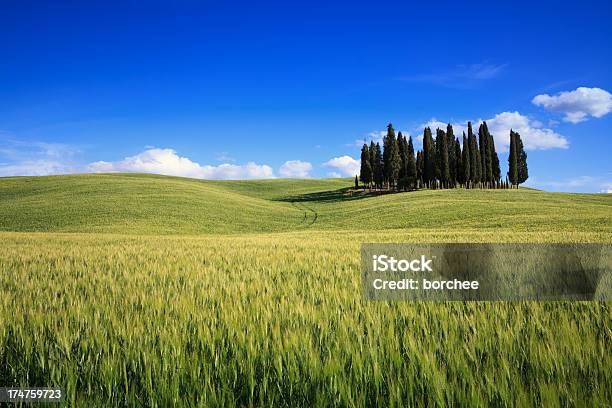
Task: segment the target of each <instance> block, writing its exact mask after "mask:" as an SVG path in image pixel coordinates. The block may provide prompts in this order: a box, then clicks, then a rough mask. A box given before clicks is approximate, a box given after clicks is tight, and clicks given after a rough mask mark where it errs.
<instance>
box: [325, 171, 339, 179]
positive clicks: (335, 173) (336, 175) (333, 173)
mask: <svg viewBox="0 0 612 408" xmlns="http://www.w3.org/2000/svg"><path fill="white" fill-rule="evenodd" d="M327 177H331V178H340V177H342V174H340V173H338V172H335V171H330V172H329V173H327Z"/></svg>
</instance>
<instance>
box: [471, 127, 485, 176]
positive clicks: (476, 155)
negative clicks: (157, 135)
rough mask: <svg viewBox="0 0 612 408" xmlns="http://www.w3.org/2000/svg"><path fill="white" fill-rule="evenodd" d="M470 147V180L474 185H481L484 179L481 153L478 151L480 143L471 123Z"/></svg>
mask: <svg viewBox="0 0 612 408" xmlns="http://www.w3.org/2000/svg"><path fill="white" fill-rule="evenodd" d="M468 145H469V149H470V180H471V181H472V183H480V180H481V177H482V173H481V162H480V152H479V151H478V142H477V141H476V135H474V131H473V130H472V123H471V122H468Z"/></svg>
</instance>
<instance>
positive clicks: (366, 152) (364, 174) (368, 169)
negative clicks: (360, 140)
mask: <svg viewBox="0 0 612 408" xmlns="http://www.w3.org/2000/svg"><path fill="white" fill-rule="evenodd" d="M359 178H360V179H361V182H362V183H363V185H364V187H365V186H367V185H370V183H371V182H372V162H371V159H370V149H369V148H368V145H367V144H365V143H364V144H363V147H362V148H361V169H360V171H359Z"/></svg>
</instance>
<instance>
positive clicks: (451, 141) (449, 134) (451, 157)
mask: <svg viewBox="0 0 612 408" xmlns="http://www.w3.org/2000/svg"><path fill="white" fill-rule="evenodd" d="M446 147H447V149H448V170H449V178H448V183H449V184H450V186H451V187H455V183H456V182H457V156H456V154H455V132H454V131H453V125H451V124H450V123H449V124H448V125H447V126H446Z"/></svg>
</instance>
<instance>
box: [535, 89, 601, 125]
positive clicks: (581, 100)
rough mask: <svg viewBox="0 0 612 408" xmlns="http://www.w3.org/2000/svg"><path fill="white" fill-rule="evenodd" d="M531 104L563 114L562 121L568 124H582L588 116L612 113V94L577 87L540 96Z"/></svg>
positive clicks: (598, 116)
mask: <svg viewBox="0 0 612 408" xmlns="http://www.w3.org/2000/svg"><path fill="white" fill-rule="evenodd" d="M531 102H532V103H533V104H534V105H536V106H542V107H543V108H544V109H546V110H548V111H551V112H558V113H563V114H565V117H564V118H563V120H564V121H566V122H570V123H579V122H583V121H585V120H587V119H588V116H589V115H590V116H592V117H595V118H601V117H602V116H604V115H606V114H607V113H609V112H610V111H612V94H610V93H609V92H608V91H606V90H604V89H601V88H586V87H579V88H576V89H575V90H573V91H568V92H560V93H558V94H556V95H553V96H551V95H548V94H542V95H537V96H535V97H534V98H533V99H532V101H531Z"/></svg>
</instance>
